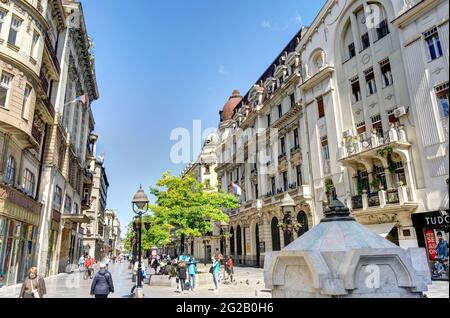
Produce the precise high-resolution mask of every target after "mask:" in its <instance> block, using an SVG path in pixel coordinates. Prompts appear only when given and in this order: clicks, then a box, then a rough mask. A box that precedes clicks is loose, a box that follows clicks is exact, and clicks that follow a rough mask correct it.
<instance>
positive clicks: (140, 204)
mask: <svg viewBox="0 0 450 318" xmlns="http://www.w3.org/2000/svg"><path fill="white" fill-rule="evenodd" d="M149 202H150V201H149V199H148V197H147V195H146V194H145V192H144V190H143V189H142V185H141V187H140V188H139V190H138V191H137V192H136V194H135V195H134V197H133V201H131V205H132V208H133V212H134V213H136V215H137V220H136V221H135V223H136V224H135V228H137V230H138V246H139V247H138V262H139V263H138V277H137V288H136V298H144V289H143V288H142V261H141V258H142V216H143V215H144V214H145V213H147V211H148V203H149Z"/></svg>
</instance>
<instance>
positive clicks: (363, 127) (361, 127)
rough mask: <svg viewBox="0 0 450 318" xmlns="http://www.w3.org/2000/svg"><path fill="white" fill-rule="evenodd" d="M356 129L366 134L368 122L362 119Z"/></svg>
mask: <svg viewBox="0 0 450 318" xmlns="http://www.w3.org/2000/svg"><path fill="white" fill-rule="evenodd" d="M356 131H357V133H358V135H362V134H365V132H366V122H365V121H362V122H360V123H358V124H356Z"/></svg>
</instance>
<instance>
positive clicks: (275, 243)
mask: <svg viewBox="0 0 450 318" xmlns="http://www.w3.org/2000/svg"><path fill="white" fill-rule="evenodd" d="M278 223H279V222H278V219H277V218H276V217H274V218H273V219H272V223H271V229H272V251H279V250H281V243H280V241H281V240H280V229H279V227H278Z"/></svg>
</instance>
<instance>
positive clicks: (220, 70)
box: [217, 64, 229, 75]
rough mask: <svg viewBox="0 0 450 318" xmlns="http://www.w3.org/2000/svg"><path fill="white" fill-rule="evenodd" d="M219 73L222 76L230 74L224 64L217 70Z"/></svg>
mask: <svg viewBox="0 0 450 318" xmlns="http://www.w3.org/2000/svg"><path fill="white" fill-rule="evenodd" d="M217 72H218V73H219V74H220V75H228V74H229V73H228V71H227V70H226V69H225V66H223V65H222V64H221V65H219V69H218V70H217Z"/></svg>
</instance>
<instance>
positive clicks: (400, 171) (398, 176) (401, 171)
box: [394, 161, 407, 185]
mask: <svg viewBox="0 0 450 318" xmlns="http://www.w3.org/2000/svg"><path fill="white" fill-rule="evenodd" d="M394 180H395V182H396V183H398V182H401V183H402V184H403V185H407V182H406V174H405V168H404V167H403V162H401V161H398V162H396V163H395V173H394Z"/></svg>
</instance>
